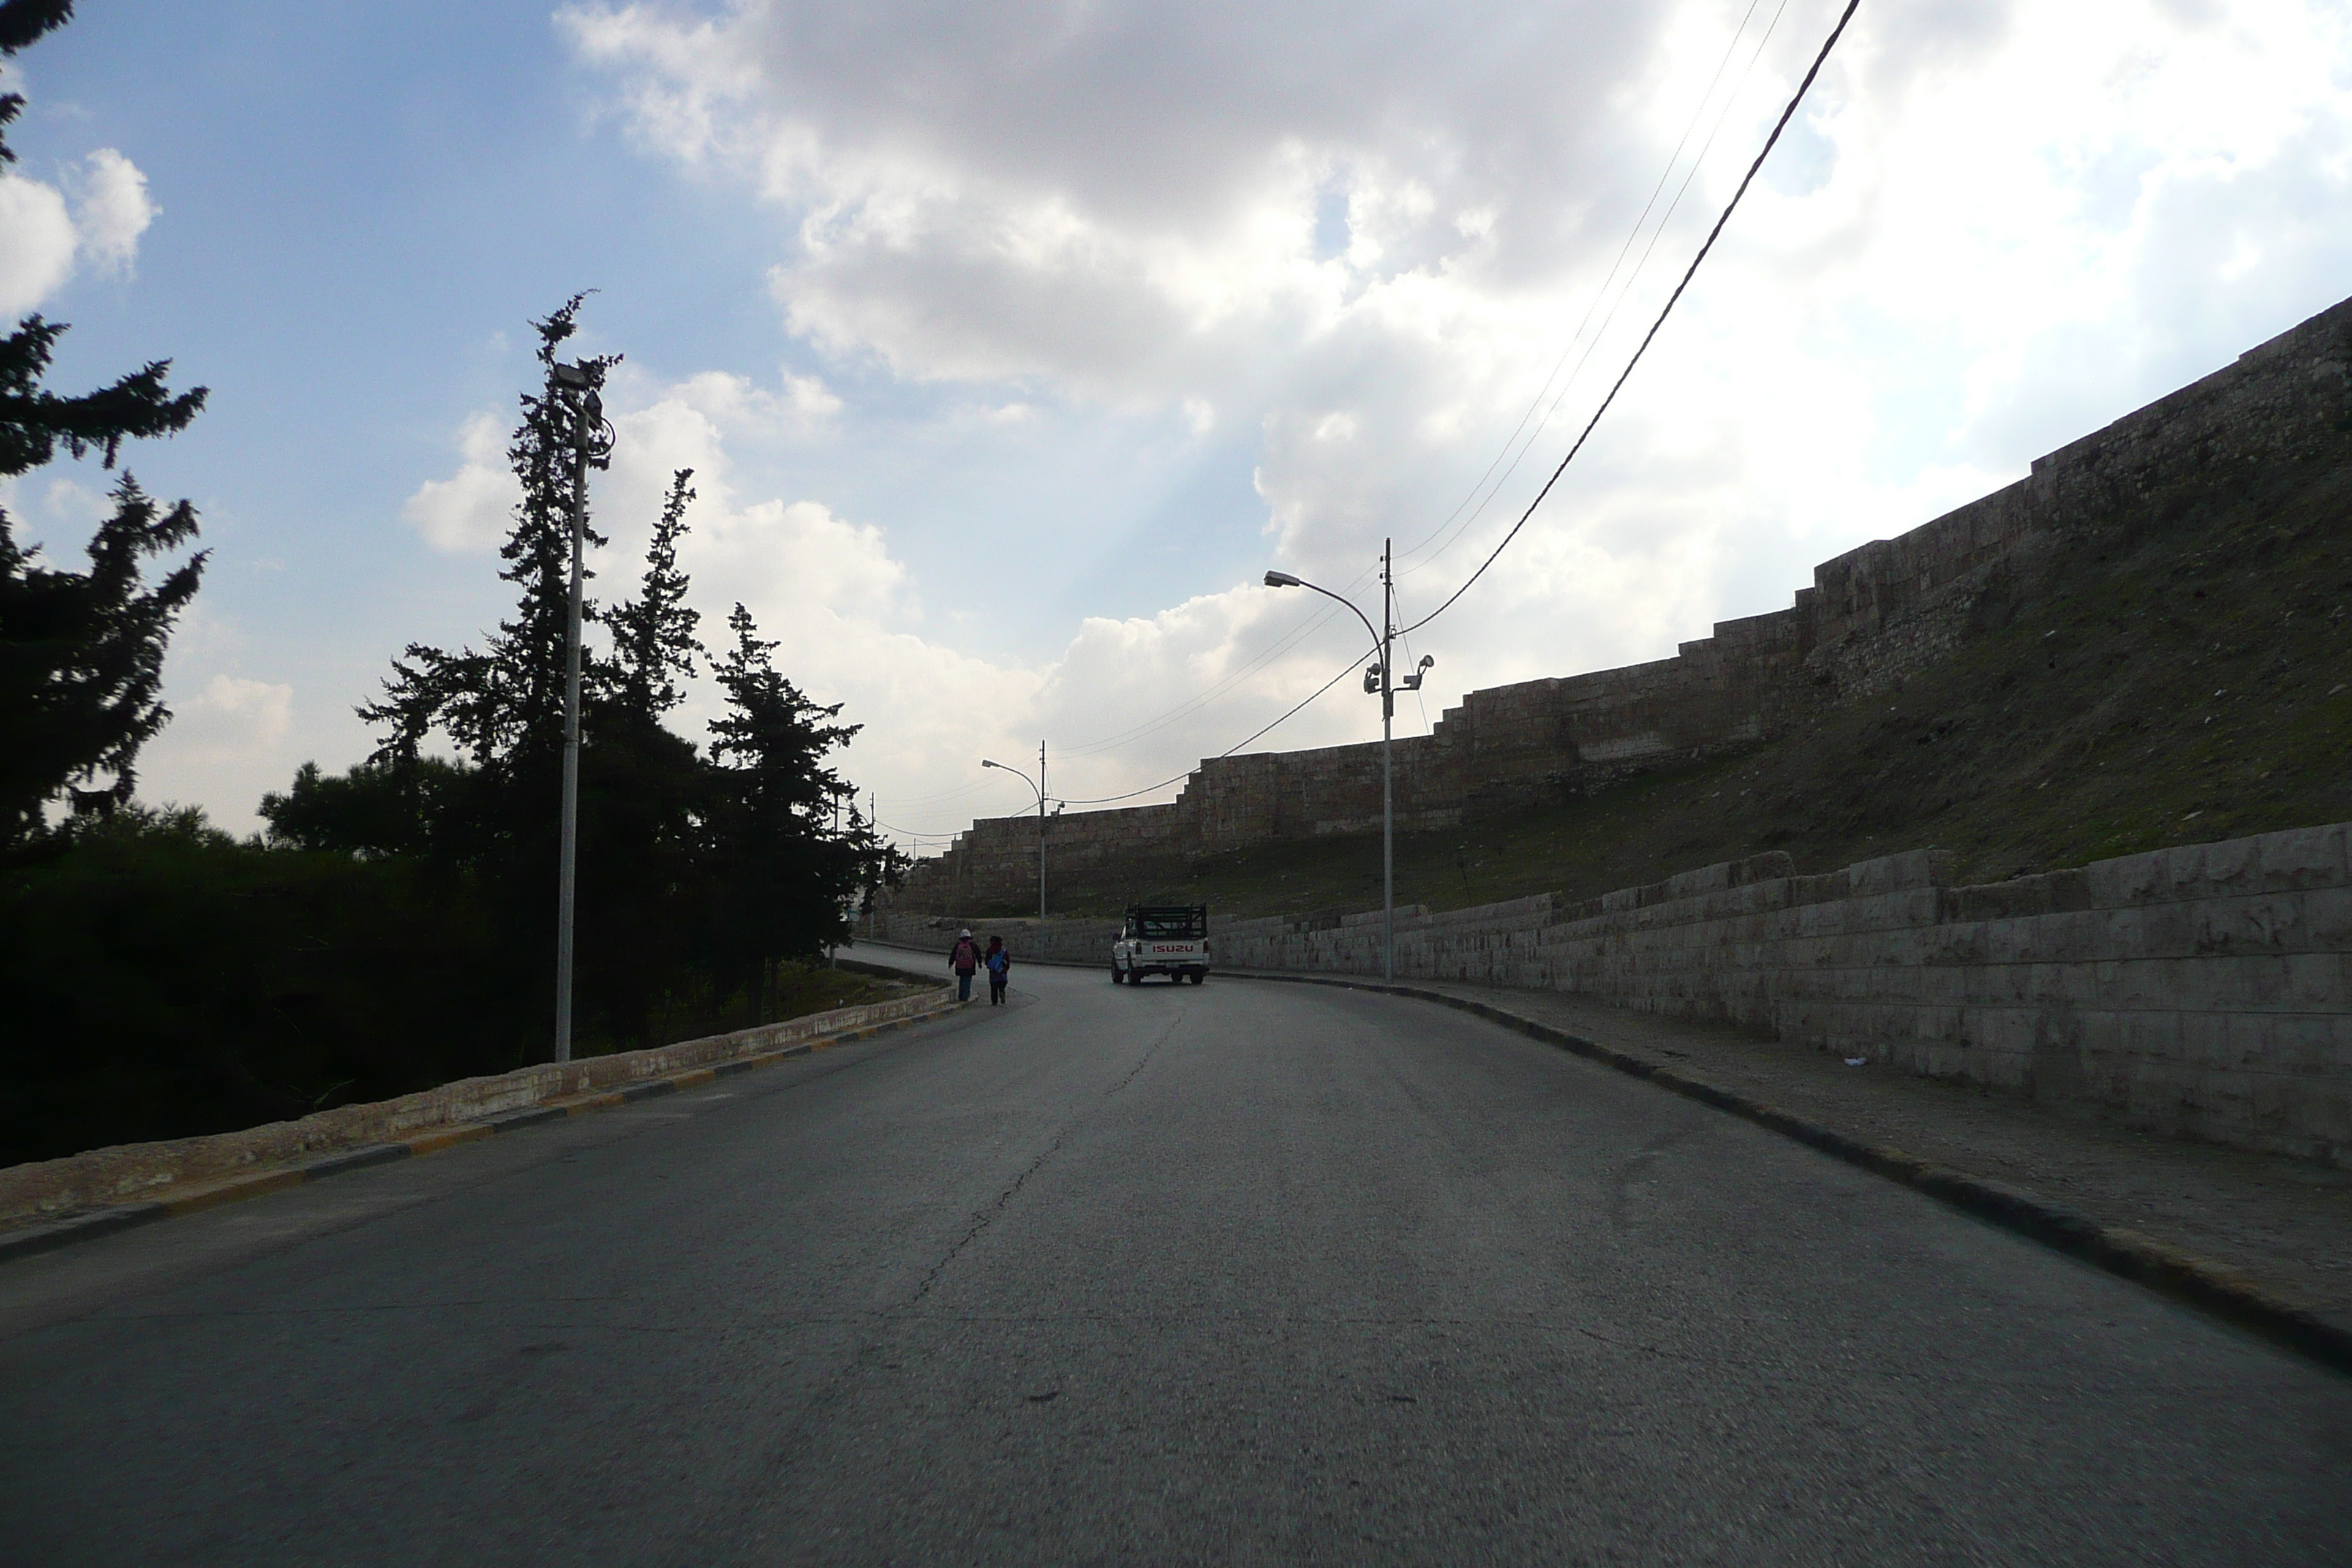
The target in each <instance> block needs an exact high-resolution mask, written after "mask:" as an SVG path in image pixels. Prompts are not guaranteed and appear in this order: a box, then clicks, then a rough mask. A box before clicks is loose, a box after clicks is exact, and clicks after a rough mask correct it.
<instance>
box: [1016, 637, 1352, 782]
mask: <svg viewBox="0 0 2352 1568" xmlns="http://www.w3.org/2000/svg"><path fill="white" fill-rule="evenodd" d="M1357 662H1358V661H1357V660H1355V659H1352V658H1351V659H1349V661H1348V664H1347V668H1344V669H1342V670H1340V671H1339V674H1337V675H1335V676H1333V677H1332V678H1331V679H1328V680H1327V681H1325V682H1324V683H1323V684H1322V685H1320V686H1318V687H1317V688H1316V689H1314V690H1313V691H1311V692H1309V693H1308V694H1307V701H1306V702H1301V703H1300V704H1298V706H1297V708H1293V709H1291V710H1290V711H1289V712H1287V713H1285V714H1284V715H1283V716H1282V717H1281V718H1280V719H1276V721H1274V723H1273V724H1268V725H1267V726H1266V727H1265V730H1260V731H1257V732H1256V734H1253V735H1250V736H1248V737H1247V738H1245V739H1243V740H1239V741H1235V742H1234V743H1233V744H1232V745H1230V746H1227V747H1226V748H1225V749H1224V750H1223V751H1222V752H1218V753H1217V754H1216V756H1214V757H1211V758H1209V759H1207V760H1208V761H1210V762H1217V761H1219V760H1221V759H1223V758H1225V757H1230V756H1232V755H1233V754H1234V752H1238V751H1240V750H1241V749H1242V748H1243V747H1244V746H1246V745H1248V744H1249V743H1250V742H1251V741H1255V740H1256V739H1257V738H1258V737H1259V736H1260V735H1264V734H1265V732H1266V731H1267V730H1272V729H1274V728H1275V726H1276V725H1278V724H1281V723H1283V722H1285V721H1287V720H1289V719H1291V718H1293V717H1295V716H1296V715H1297V713H1298V712H1299V711H1300V710H1303V709H1305V708H1306V706H1307V703H1308V702H1312V701H1314V700H1315V699H1316V698H1318V697H1320V696H1322V695H1323V694H1324V693H1325V692H1327V691H1328V690H1330V689H1332V688H1333V687H1335V686H1337V685H1339V682H1341V681H1342V680H1345V679H1347V678H1348V677H1349V676H1351V675H1353V674H1355V673H1356V665H1357ZM1195 771H1197V770H1196V769H1193V768H1186V769H1185V770H1184V771H1183V772H1182V773H1171V774H1169V775H1168V776H1167V777H1166V778H1164V779H1161V780H1160V782H1159V783H1158V784H1146V785H1144V786H1143V787H1142V788H1141V789H1131V790H1129V791H1128V792H1127V793H1126V794H1125V795H1099V796H1097V797H1096V798H1095V799H1093V800H1065V801H1063V802H1062V804H1063V805H1109V804H1110V803H1111V802H1113V801H1117V800H1133V799H1134V798H1135V797H1136V796H1137V795H1150V793H1151V792H1152V791H1153V790H1156V789H1166V788H1167V787H1168V786H1169V785H1170V784H1174V783H1175V782H1176V781H1177V780H1178V779H1181V778H1188V777H1190V776H1191V775H1192V773H1194V772H1195Z"/></svg>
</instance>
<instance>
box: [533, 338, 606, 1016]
mask: <svg viewBox="0 0 2352 1568" xmlns="http://www.w3.org/2000/svg"><path fill="white" fill-rule="evenodd" d="M600 379H602V376H601V370H600V368H599V367H594V366H591V365H587V364H579V363H574V364H559V365H556V366H554V367H552V369H551V372H550V374H549V376H548V387H547V394H548V400H549V401H550V402H551V403H553V404H554V405H556V406H558V407H559V408H562V409H563V410H564V411H565V412H567V413H569V414H570V415H571V416H572V602H571V606H570V609H569V611H568V612H567V614H566V615H565V617H564V624H565V630H566V636H567V642H566V646H565V647H564V651H563V847H562V851H561V860H560V868H559V869H558V870H557V872H556V894H555V900H556V904H555V1059H556V1060H557V1061H559V1062H568V1061H570V1060H571V1059H572V907H573V904H574V902H575V901H576V900H575V897H574V895H575V893H576V891H577V889H578V883H579V868H580V860H579V846H580V580H581V575H582V569H581V556H582V555H583V553H584V552H585V551H586V548H587V535H588V470H589V469H590V468H592V467H593V468H604V467H606V466H607V465H608V464H609V462H610V461H611V458H612V455H613V438H614V432H613V426H611V425H610V424H608V423H606V421H605V419H604V399H603V398H602V397H600V396H599V395H597V392H596V383H597V382H598V381H599V380H600Z"/></svg>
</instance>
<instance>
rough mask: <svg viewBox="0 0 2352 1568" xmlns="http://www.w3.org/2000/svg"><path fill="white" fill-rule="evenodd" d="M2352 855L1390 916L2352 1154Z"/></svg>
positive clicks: (2310, 838) (2314, 847) (2261, 1140)
mask: <svg viewBox="0 0 2352 1568" xmlns="http://www.w3.org/2000/svg"><path fill="white" fill-rule="evenodd" d="M2348 856H2352V825H2347V824H2336V825H2335V826H2326V827H2311V828H2299V829H2296V830H2294V831H2292V832H2285V833H2271V834H2264V835H2262V836H2260V837H2252V838H2240V839H2232V840H2229V841H2225V842H2222V843H2218V844H2199V845H2189V846H2184V847H2179V848H2172V849H2160V850H2156V851H2154V852H2152V853H2148V854H2145V855H2131V856H2125V857H2122V858H2117V859H2113V860H2102V861H2099V862H2096V863H2095V864H2093V865H2090V866H2085V867H2083V868H2079V869H2076V870H2071V871H2056V872H2052V873H2049V874H2047V875H2044V876H2038V877H2021V878H2017V879H2013V880H2011V881H2007V882H2000V883H1996V884H1993V885H1990V886H1987V887H1952V886H1949V885H1948V878H1949V865H1950V858H1949V857H1948V856H1946V855H1944V854H1942V853H1941V852H1940V851H1937V850H1932V849H1924V850H1916V851H1914V852H1912V853H1910V854H1907V855H1898V856H1894V857H1891V858H1886V859H1881V860H1872V861H1866V862H1864V863H1863V864H1861V865H1858V866H1852V867H1848V868H1846V869H1844V870H1843V871H1835V872H1831V873H1828V874H1826V875H1822V876H1812V877H1799V876H1794V875H1791V874H1790V864H1789V858H1788V857H1787V856H1785V855H1778V854H1773V855H1761V856H1758V857H1755V858H1751V859H1748V860H1739V861H1731V862H1727V863H1726V864H1723V865H1719V866H1710V867H1707V868H1704V869H1702V870H1696V871H1687V872H1685V873H1683V874H1682V875H1680V876H1676V877H1671V878H1668V879H1666V880H1665V881H1663V882H1658V883H1654V884H1652V885H1650V886H1647V887H1641V888H1628V889H1623V890H1622V891H1620V892H1614V893H1609V894H1606V895H1604V896H1602V897H1601V898H1599V899H1592V900H1584V901H1582V902H1578V903H1573V904H1571V903H1569V902H1567V901H1566V900H1559V899H1557V898H1555V897H1554V896H1552V895H1549V894H1542V895H1538V896H1536V897H1533V898H1525V899H1515V900H1509V901H1507V902H1504V903H1497V904H1487V905H1484V906H1481V907H1479V908H1475V909H1466V910H1450V911H1448V912H1446V913H1444V914H1434V915H1433V914H1431V913H1429V912H1428V911H1427V910H1423V909H1420V908H1418V907H1414V908H1409V909H1404V910H1399V911H1398V912H1397V949H1396V968H1397V976H1398V978H1399V979H1400V980H1412V979H1425V980H1455V981H1466V982H1471V983H1475V984H1490V985H1508V986H1518V987H1526V988H1538V989H1545V990H1554V991H1564V992H1572V993H1576V994H1582V995H1589V996H1592V997H1595V998H1598V999H1600V1000H1601V1001H1605V1002H1612V1003H1615V1004H1617V1005H1622V1006H1628V1007H1635V1008H1640V1009H1643V1010H1645V1011H1649V1012H1654V1013H1659V1014H1664V1015H1668V1016H1675V1017H1684V1018H1697V1019H1708V1020H1714V1021H1718V1022H1726V1023H1731V1024H1736V1025H1739V1026H1745V1027H1747V1028H1750V1029H1754V1030H1758V1031H1759V1032H1762V1033H1765V1034H1769V1035H1771V1036H1773V1037H1779V1038H1781V1039H1785V1040H1793V1041H1801V1042H1810V1043H1811V1044H1813V1045H1815V1046H1818V1047H1821V1048H1822V1049H1824V1050H1828V1051H1832V1052H1835V1053H1836V1054H1837V1055H1839V1056H1841V1057H1845V1058H1865V1059H1866V1060H1867V1061H1868V1062H1870V1063H1873V1064H1876V1065H1878V1066H1880V1067H1882V1068H1887V1067H1891V1068H1895V1069H1898V1070H1906V1071H1910V1072H1916V1073H1922V1074H1926V1075H1929V1076H1932V1077H1937V1078H1948V1079H1963V1080H1967V1081H1970V1082H1977V1083H1982V1084H1986V1085H1990V1086H1993V1087H1996V1088H2000V1089H2009V1090H2012V1091H2019V1092H2023V1093H2028V1094H2032V1095H2033V1096H2035V1097H2037V1098H2043V1099H2050V1100H2060V1101H2069V1100H2072V1101H2088V1102H2091V1103H2095V1104H2101V1105H2105V1106H2107V1107H2111V1108H2113V1109H2114V1110H2116V1111H2118V1112H2120V1113H2121V1114H2122V1115H2123V1116H2124V1117H2125V1119H2126V1120H2127V1121H2131V1122H2133V1123H2135V1124H2137V1125H2139V1126H2142V1127H2146V1128H2148V1129H2150V1130H2153V1131H2160V1132H2164V1133H2168V1134H2171V1135H2175V1136H2187V1137H2194V1138H2200V1139H2204V1140H2207V1141H2210V1142H2222V1143H2231V1144H2235V1145H2238V1146H2240V1147H2242V1148H2249V1149H2259V1150H2264V1151H2269V1152H2276V1153H2284V1154H2292V1155H2296V1156H2300V1157H2303V1158H2305V1159H2312V1160H2318V1161H2323V1162H2326V1163H2333V1164H2336V1165H2352V859H2348V858H2347V857H2348ZM875 923H876V929H875V930H874V931H873V934H875V935H877V936H880V937H883V938H884V939H886V940H891V941H898V942H907V943H910V944H912V945H916V946H938V947H940V950H941V951H944V943H943V942H937V941H934V938H935V937H936V936H937V935H938V934H939V933H937V932H935V931H932V930H931V929H929V928H930V927H931V926H932V924H933V923H935V922H934V921H929V920H926V919H924V918H923V917H921V916H919V915H914V914H911V913H906V912H898V913H886V914H884V915H882V916H880V917H879V918H878V920H877V921H876V922H875ZM988 929H989V931H992V932H996V933H1002V934H1003V935H1005V937H1006V939H1007V942H1008V944H1009V945H1010V946H1011V947H1012V948H1013V952H1014V953H1015V954H1016V955H1017V960H1019V959H1031V958H1048V959H1063V960H1066V961H1072V962H1076V963H1102V964H1106V965H1107V964H1108V953H1109V951H1110V938H1111V933H1112V931H1114V930H1115V922H1112V921H1052V922H1049V924H1048V925H1047V926H1046V927H1045V928H1044V929H1039V928H1038V927H1036V926H1035V925H1034V923H1033V922H1030V921H991V922H988ZM1210 937H1211V944H1212V947H1213V952H1214V960H1215V963H1217V965H1218V966H1219V967H1220V968H1244V969H1275V970H1290V971H1318V972H1326V973H1343V974H1359V975H1377V974H1379V973H1380V972H1381V917H1380V912H1379V911H1378V910H1371V911H1369V912H1367V913H1363V914H1353V915H1347V916H1326V917H1318V918H1313V919H1287V920H1286V919H1280V918H1276V919H1267V920H1247V921H1236V920H1228V919H1213V920H1212V921H1211V926H1210ZM1017 960H1016V961H1017ZM1105 984H1108V978H1106V981H1105Z"/></svg>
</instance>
